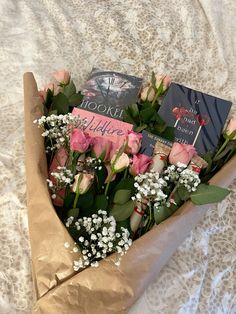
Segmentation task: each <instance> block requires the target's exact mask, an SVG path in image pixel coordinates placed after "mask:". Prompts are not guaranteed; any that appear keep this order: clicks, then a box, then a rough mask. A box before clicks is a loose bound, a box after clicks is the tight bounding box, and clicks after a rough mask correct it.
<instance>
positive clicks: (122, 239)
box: [34, 70, 236, 271]
mask: <svg viewBox="0 0 236 314" xmlns="http://www.w3.org/2000/svg"><path fill="white" fill-rule="evenodd" d="M54 77H55V79H56V81H57V83H56V84H55V83H54V84H53V83H50V84H48V85H47V86H46V87H45V88H44V89H43V90H42V91H39V96H40V99H41V103H42V106H43V115H42V116H41V117H39V118H37V119H35V120H34V123H35V124H37V125H38V126H39V127H40V128H41V129H42V136H43V137H44V143H45V152H46V157H47V164H48V169H49V172H48V178H47V179H46V180H47V184H48V188H49V190H50V195H51V199H52V202H53V204H54V207H55V210H56V213H57V215H58V217H59V218H60V220H61V221H62V223H63V224H64V225H65V227H66V229H67V230H68V232H69V234H70V235H71V237H72V238H73V240H74V242H73V244H72V243H69V242H65V243H64V247H65V250H66V249H67V250H69V251H70V253H71V254H74V253H75V254H76V258H75V259H74V261H73V265H71V267H72V266H73V269H74V271H80V270H82V269H84V268H87V267H88V266H92V267H98V266H99V261H101V260H102V259H106V258H107V256H109V255H110V254H112V253H115V256H116V258H115V260H114V263H115V265H117V266H118V267H119V265H120V263H121V257H122V256H124V254H126V253H127V251H128V250H129V248H130V246H131V245H132V243H133V241H134V240H136V239H138V238H139V237H143V235H144V234H145V233H147V232H148V231H150V230H151V229H152V228H153V227H154V225H156V224H160V223H161V222H163V221H164V220H165V219H167V218H168V217H170V216H171V215H172V214H174V213H175V212H176V210H177V209H178V208H179V207H180V206H181V205H182V204H183V203H185V202H186V201H187V200H191V201H192V203H195V204H197V205H202V204H209V203H215V202H219V201H221V200H223V199H224V198H225V197H226V196H227V195H228V193H229V190H228V189H225V188H222V187H219V186H216V185H213V184H209V183H208V181H209V179H210V178H211V177H212V176H213V175H214V174H215V173H216V172H217V171H219V169H220V168H221V167H222V165H223V164H224V163H225V162H227V161H228V160H230V159H231V157H232V156H233V155H234V154H235V152H236V141H235V139H236V130H235V129H236V128H235V125H234V124H235V123H234V121H233V120H231V121H230V123H229V124H228V126H227V128H226V129H225V131H224V132H223V134H222V136H221V138H220V141H219V146H218V149H217V150H216V151H215V152H211V153H207V154H206V155H204V156H201V157H200V156H199V155H198V153H197V151H196V149H195V148H194V146H193V145H190V144H181V143H178V142H175V141H174V128H173V127H169V126H168V125H167V124H166V123H165V121H164V120H163V119H162V118H161V116H160V115H159V114H158V109H159V108H160V106H161V103H162V99H163V97H164V96H165V94H166V92H167V90H168V87H169V85H170V78H169V77H168V76H165V75H161V76H157V75H155V74H154V73H153V74H152V78H151V82H150V83H149V84H148V85H147V86H146V87H143V88H142V90H141V93H140V95H139V99H138V101H137V103H135V104H131V105H130V106H128V107H127V108H126V110H125V113H124V115H123V120H124V121H125V122H127V123H132V124H133V130H130V131H127V132H126V133H125V135H124V137H123V140H122V141H117V139H116V138H115V137H114V139H113V140H110V139H108V138H106V137H102V136H96V135H95V136H92V135H91V134H88V133H87V132H86V126H87V120H86V119H84V118H82V117H80V116H79V114H78V113H77V112H76V109H75V108H79V107H80V105H81V102H82V100H83V95H82V94H81V92H79V91H77V90H76V87H75V85H74V82H73V80H72V79H71V77H70V74H69V72H68V71H64V70H62V71H58V72H57V73H55V75H54ZM181 110H182V109H178V108H175V111H174V114H176V117H177V118H176V119H177V120H176V121H177V122H178V121H179V120H180V119H181V118H182V116H183V114H184V110H185V109H184V110H182V111H181ZM143 130H145V131H148V132H151V133H152V134H155V135H156V142H155V145H154V149H153V153H152V156H148V155H147V154H145V153H143V152H142V140H143V135H142V133H141V132H142V131H143ZM157 228H158V227H157ZM62 245H63V244H62ZM128 254H129V253H128Z"/></svg>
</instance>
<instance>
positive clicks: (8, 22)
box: [0, 0, 236, 314]
mask: <svg viewBox="0 0 236 314" xmlns="http://www.w3.org/2000/svg"><path fill="white" fill-rule="evenodd" d="M0 12H1V13H2V14H1V21H0V28H1V32H0V42H1V45H0V60H1V76H0V81H1V94H0V103H1V106H0V125H1V132H0V141H1V146H0V204H1V210H0V237H1V248H0V292H1V293H0V313H4V314H5V313H11V314H12V313H20V314H26V313H27V314H28V313H30V312H31V305H32V301H33V295H32V278H31V266H30V244H29V235H28V220H27V208H26V186H25V167H24V126H23V88H22V74H23V73H24V72H26V71H32V72H34V74H35V77H36V79H37V81H38V85H39V87H42V85H43V84H45V83H46V82H47V80H49V79H50V76H51V73H53V72H54V71H55V70H56V69H59V68H67V69H69V70H71V71H72V76H73V78H74V79H75V82H76V84H77V86H81V85H82V83H83V82H84V80H85V79H86V76H87V75H88V73H89V72H90V70H91V68H92V67H93V66H96V67H100V68H106V69H113V70H116V71H121V72H125V73H128V74H133V75H138V76H144V77H145V78H146V79H147V78H148V76H149V75H150V73H151V71H152V70H154V71H155V72H157V73H162V72H164V73H168V74H169V75H171V76H172V78H173V80H174V81H176V82H179V83H181V84H183V85H187V86H190V87H192V88H195V89H198V90H201V91H203V92H206V93H209V94H213V95H216V96H219V97H222V98H225V99H229V100H231V101H233V103H234V106H233V109H232V114H231V115H234V116H236V114H235V113H236V109H235V108H236V107H235V103H236V90H235V83H236V75H235V69H236V64H235V55H236V45H235V41H234V37H233V34H234V32H233V30H234V29H233V26H234V16H235V13H236V4H235V1H234V0H219V1H217V2H216V1H212V0H204V1H203V0H201V1H200V0H196V1H191V0H179V1H178V2H176V1H173V0H171V1H168V2H166V1H164V0H143V1H139V0H127V1H121V0H106V1H105V0H102V1H97V2H95V1H92V0H89V1H88V0H80V1H76V0H70V1H55V0H38V1H31V0H20V1H17V2H15V1H13V0H9V1H7V0H2V1H1V3H0ZM231 189H232V193H231V195H230V196H229V197H228V198H227V199H226V200H225V201H223V202H222V203H221V204H218V205H215V206H209V211H208V212H207V215H206V217H205V219H204V220H203V221H202V222H201V223H200V224H199V225H198V226H197V228H195V230H193V231H192V232H191V234H190V235H189V237H188V238H187V239H186V240H185V242H184V243H183V244H182V245H181V246H180V247H179V248H178V250H177V251H176V253H175V255H174V256H173V257H172V259H171V260H170V262H169V263H168V264H167V265H166V266H165V267H164V268H163V270H162V272H161V273H160V274H159V275H158V276H157V278H156V279H155V280H154V281H153V283H151V284H150V286H149V287H148V288H147V289H146V291H145V293H144V295H143V296H142V297H141V298H140V300H138V302H137V303H136V304H135V305H134V307H133V308H132V309H131V310H130V313H132V314H134V313H135V314H137V313H146V314H149V313H164V314H170V313H178V314H181V313H184V314H186V313H189V314H190V313H191V314H193V313H217V314H218V313H231V314H233V313H235V312H236V286H235V278H236V248H235V243H236V233H235V230H236V214H235V207H236V181H235V182H234V183H233V184H232V186H231Z"/></svg>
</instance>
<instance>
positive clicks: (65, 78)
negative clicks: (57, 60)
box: [53, 70, 70, 85]
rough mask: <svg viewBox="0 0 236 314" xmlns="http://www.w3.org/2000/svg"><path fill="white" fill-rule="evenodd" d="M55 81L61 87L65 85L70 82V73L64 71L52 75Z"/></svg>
mask: <svg viewBox="0 0 236 314" xmlns="http://www.w3.org/2000/svg"><path fill="white" fill-rule="evenodd" d="M53 76H54V78H55V79H56V81H57V82H58V83H60V84H62V85H66V84H68V83H69V81H70V73H69V72H68V71H66V70H60V71H57V72H56V73H54V74H53Z"/></svg>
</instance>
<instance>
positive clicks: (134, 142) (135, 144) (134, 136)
mask: <svg viewBox="0 0 236 314" xmlns="http://www.w3.org/2000/svg"><path fill="white" fill-rule="evenodd" d="M142 137H143V136H142V134H140V133H135V132H133V131H128V135H127V137H126V140H127V146H126V149H125V152H126V153H127V154H133V155H135V154H137V153H138V151H139V150H140V148H141V139H142Z"/></svg>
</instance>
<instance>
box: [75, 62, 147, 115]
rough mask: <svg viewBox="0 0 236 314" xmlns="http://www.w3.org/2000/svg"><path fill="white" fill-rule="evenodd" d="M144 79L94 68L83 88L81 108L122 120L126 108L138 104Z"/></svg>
mask: <svg viewBox="0 0 236 314" xmlns="http://www.w3.org/2000/svg"><path fill="white" fill-rule="evenodd" d="M141 85H142V79H141V78H139V77H136V76H131V75H127V74H124V73H118V72H114V71H108V70H100V69H96V68H94V69H93V70H92V72H91V73H90V76H89V78H88V80H87V81H86V82H85V84H84V86H83V88H82V94H83V96H84V97H83V101H82V103H81V104H80V108H82V109H85V110H88V111H91V112H94V113H98V114H101V115H104V116H107V117H110V118H114V119H118V120H122V117H123V112H124V110H125V108H126V107H127V106H129V105H131V104H133V103H136V101H137V99H138V94H139V92H140V89H141Z"/></svg>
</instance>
